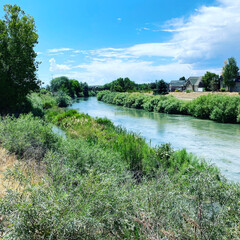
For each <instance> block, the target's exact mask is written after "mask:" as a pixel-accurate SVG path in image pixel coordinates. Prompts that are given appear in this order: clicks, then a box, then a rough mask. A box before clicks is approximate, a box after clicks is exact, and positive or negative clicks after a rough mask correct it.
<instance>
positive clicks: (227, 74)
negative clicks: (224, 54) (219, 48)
mask: <svg viewBox="0 0 240 240" xmlns="http://www.w3.org/2000/svg"><path fill="white" fill-rule="evenodd" d="M238 71H239V68H238V66H237V62H236V60H235V58H233V57H231V58H229V59H228V63H226V64H225V66H224V67H223V74H222V77H223V83H224V84H225V85H226V86H227V87H228V88H229V90H230V91H231V89H232V88H233V87H234V86H235V78H236V77H237V75H238Z"/></svg>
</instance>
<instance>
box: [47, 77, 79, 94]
mask: <svg viewBox="0 0 240 240" xmlns="http://www.w3.org/2000/svg"><path fill="white" fill-rule="evenodd" d="M50 89H51V91H52V92H53V93H56V92H59V91H62V92H64V93H66V94H67V95H68V96H70V97H71V98H75V97H80V96H82V94H81V93H82V92H83V85H82V84H80V83H79V82H78V81H77V80H74V79H68V78H67V77H65V76H62V77H58V78H54V79H53V80H52V81H51V83H50Z"/></svg>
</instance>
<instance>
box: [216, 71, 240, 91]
mask: <svg viewBox="0 0 240 240" xmlns="http://www.w3.org/2000/svg"><path fill="white" fill-rule="evenodd" d="M234 81H235V86H234V87H233V88H231V89H230V90H229V89H228V87H226V86H225V85H224V83H223V78H222V76H221V77H220V88H226V89H227V90H229V91H230V92H240V73H238V76H237V77H236V78H235V79H234Z"/></svg>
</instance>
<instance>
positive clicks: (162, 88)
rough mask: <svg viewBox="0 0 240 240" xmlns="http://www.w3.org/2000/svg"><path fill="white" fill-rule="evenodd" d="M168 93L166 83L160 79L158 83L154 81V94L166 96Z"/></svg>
mask: <svg viewBox="0 0 240 240" xmlns="http://www.w3.org/2000/svg"><path fill="white" fill-rule="evenodd" d="M167 93H168V85H167V83H166V82H165V81H164V80H163V79H161V80H160V81H157V80H156V89H155V90H154V94H167Z"/></svg>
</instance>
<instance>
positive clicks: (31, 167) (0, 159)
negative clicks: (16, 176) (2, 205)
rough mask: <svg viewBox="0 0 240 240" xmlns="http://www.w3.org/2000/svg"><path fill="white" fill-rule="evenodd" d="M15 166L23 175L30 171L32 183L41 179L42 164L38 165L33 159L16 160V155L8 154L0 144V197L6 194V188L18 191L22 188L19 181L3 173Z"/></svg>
mask: <svg viewBox="0 0 240 240" xmlns="http://www.w3.org/2000/svg"><path fill="white" fill-rule="evenodd" d="M15 166H18V167H19V169H20V170H21V171H22V173H23V174H24V175H25V176H27V175H29V173H32V174H31V175H32V179H31V182H32V183H37V182H39V181H41V179H42V178H43V175H44V172H45V171H44V166H43V164H41V165H39V164H38V163H37V162H36V161H35V160H31V161H24V160H18V159H17V157H16V155H14V154H10V153H9V152H8V151H7V150H6V149H4V148H2V147H1V146H0V197H3V196H4V195H5V194H6V189H13V190H20V191H21V189H22V186H20V185H19V182H16V181H14V180H12V179H5V173H6V172H7V170H8V169H10V170H13V169H14V168H15Z"/></svg>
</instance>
